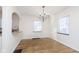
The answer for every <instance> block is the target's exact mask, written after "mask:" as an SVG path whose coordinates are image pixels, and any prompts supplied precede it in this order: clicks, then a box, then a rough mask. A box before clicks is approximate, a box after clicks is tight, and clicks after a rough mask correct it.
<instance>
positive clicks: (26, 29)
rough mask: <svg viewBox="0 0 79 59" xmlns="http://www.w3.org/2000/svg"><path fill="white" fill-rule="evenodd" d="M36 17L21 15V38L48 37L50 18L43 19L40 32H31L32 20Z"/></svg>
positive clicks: (36, 18)
mask: <svg viewBox="0 0 79 59" xmlns="http://www.w3.org/2000/svg"><path fill="white" fill-rule="evenodd" d="M38 19H39V18H38V17H35V16H28V15H22V20H20V30H21V31H22V32H23V33H22V34H23V39H32V38H34V37H40V38H48V37H49V36H50V26H49V25H50V19H45V21H44V22H43V28H42V32H39V33H36V32H33V22H34V21H35V20H38Z"/></svg>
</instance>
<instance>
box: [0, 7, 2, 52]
mask: <svg viewBox="0 0 79 59" xmlns="http://www.w3.org/2000/svg"><path fill="white" fill-rule="evenodd" d="M0 32H2V7H0ZM1 48H2V33H0V52H1Z"/></svg>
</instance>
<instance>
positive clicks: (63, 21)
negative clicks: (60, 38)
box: [58, 16, 69, 34]
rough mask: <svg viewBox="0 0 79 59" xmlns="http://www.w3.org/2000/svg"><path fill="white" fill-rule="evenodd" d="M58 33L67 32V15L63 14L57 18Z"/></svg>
mask: <svg viewBox="0 0 79 59" xmlns="http://www.w3.org/2000/svg"><path fill="white" fill-rule="evenodd" d="M58 25H59V26H58V27H59V29H58V32H59V33H63V34H69V16H65V17H62V18H60V19H59V24H58Z"/></svg>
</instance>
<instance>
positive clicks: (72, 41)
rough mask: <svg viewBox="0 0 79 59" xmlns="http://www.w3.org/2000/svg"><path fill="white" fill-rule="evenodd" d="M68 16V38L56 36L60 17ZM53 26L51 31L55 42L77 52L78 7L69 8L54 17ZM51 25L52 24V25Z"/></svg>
mask: <svg viewBox="0 0 79 59" xmlns="http://www.w3.org/2000/svg"><path fill="white" fill-rule="evenodd" d="M63 16H69V17H70V20H69V36H67V35H62V34H57V26H58V20H59V18H60V17H63ZM54 23H55V25H54V27H53V28H56V30H54V29H53V30H52V31H54V32H55V33H53V34H55V36H56V40H57V41H59V42H61V43H63V44H65V45H67V46H69V47H71V48H73V49H75V50H78V51H79V7H70V8H68V9H66V10H64V11H62V12H60V13H58V14H56V15H55V21H54ZM54 23H53V24H54Z"/></svg>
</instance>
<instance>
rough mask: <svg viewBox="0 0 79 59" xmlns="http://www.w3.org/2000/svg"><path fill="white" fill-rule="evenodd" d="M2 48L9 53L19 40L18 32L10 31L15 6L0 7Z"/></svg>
mask: <svg viewBox="0 0 79 59" xmlns="http://www.w3.org/2000/svg"><path fill="white" fill-rule="evenodd" d="M2 8H3V9H2V50H1V52H5V53H10V52H13V51H14V50H15V48H16V47H17V45H18V44H19V42H20V40H21V36H20V35H19V33H17V32H15V33H12V13H13V12H17V11H16V8H15V7H11V6H3V7H2Z"/></svg>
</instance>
